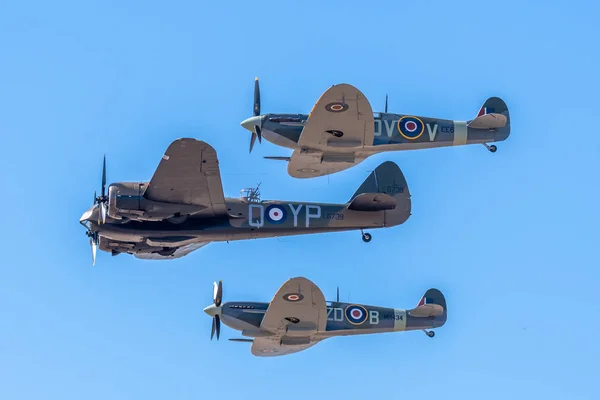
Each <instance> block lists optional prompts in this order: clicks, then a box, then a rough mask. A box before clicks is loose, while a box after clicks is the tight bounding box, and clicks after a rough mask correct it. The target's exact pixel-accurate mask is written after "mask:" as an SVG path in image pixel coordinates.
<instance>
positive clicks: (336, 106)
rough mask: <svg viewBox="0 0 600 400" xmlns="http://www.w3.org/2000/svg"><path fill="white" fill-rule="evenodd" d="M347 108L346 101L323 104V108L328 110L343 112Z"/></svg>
mask: <svg viewBox="0 0 600 400" xmlns="http://www.w3.org/2000/svg"><path fill="white" fill-rule="evenodd" d="M348 108H349V106H348V104H346V103H339V102H333V103H329V104H327V105H325V109H326V110H327V111H329V112H336V113H338V112H344V111H346V110H347V109H348Z"/></svg>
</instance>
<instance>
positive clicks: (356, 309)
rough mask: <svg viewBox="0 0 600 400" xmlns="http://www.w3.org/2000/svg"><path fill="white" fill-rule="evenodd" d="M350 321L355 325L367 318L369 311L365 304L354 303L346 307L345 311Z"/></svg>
mask: <svg viewBox="0 0 600 400" xmlns="http://www.w3.org/2000/svg"><path fill="white" fill-rule="evenodd" d="M344 314H345V315H346V319H347V320H348V322H350V323H351V324H354V325H360V324H362V323H363V322H365V321H366V320H367V318H368V317H369V312H368V311H367V309H366V308H364V307H363V306H357V305H352V306H348V307H346V311H345V312H344Z"/></svg>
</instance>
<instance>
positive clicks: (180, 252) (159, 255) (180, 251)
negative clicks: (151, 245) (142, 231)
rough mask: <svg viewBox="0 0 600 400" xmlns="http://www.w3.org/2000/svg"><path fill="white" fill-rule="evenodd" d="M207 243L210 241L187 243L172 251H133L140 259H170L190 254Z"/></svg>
mask: <svg viewBox="0 0 600 400" xmlns="http://www.w3.org/2000/svg"><path fill="white" fill-rule="evenodd" d="M209 243H210V242H201V243H192V244H187V245H184V246H181V247H177V248H176V249H174V251H173V249H167V250H162V251H160V252H152V253H149V252H143V251H140V252H137V253H134V256H135V257H137V258H140V259H142V260H172V259H175V258H181V257H183V256H186V255H188V254H190V253H191V252H193V251H195V250H198V249H199V248H201V247H204V246H206V245H207V244H209ZM171 252H172V253H171ZM169 253H170V254H169Z"/></svg>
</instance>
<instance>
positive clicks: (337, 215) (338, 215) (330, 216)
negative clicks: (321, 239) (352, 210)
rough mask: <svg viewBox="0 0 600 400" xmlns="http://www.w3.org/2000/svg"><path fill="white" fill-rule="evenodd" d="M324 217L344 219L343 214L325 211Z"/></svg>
mask: <svg viewBox="0 0 600 400" xmlns="http://www.w3.org/2000/svg"><path fill="white" fill-rule="evenodd" d="M325 219H337V220H339V221H341V220H343V219H344V214H338V213H325Z"/></svg>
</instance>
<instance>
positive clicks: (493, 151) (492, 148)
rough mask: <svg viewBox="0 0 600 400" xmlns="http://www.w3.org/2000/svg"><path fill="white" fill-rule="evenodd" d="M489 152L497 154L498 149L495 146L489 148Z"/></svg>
mask: <svg viewBox="0 0 600 400" xmlns="http://www.w3.org/2000/svg"><path fill="white" fill-rule="evenodd" d="M488 150H489V151H490V153H495V152H496V150H498V148H497V147H496V145H494V144H493V145H491V146H490V147H489V148H488Z"/></svg>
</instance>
